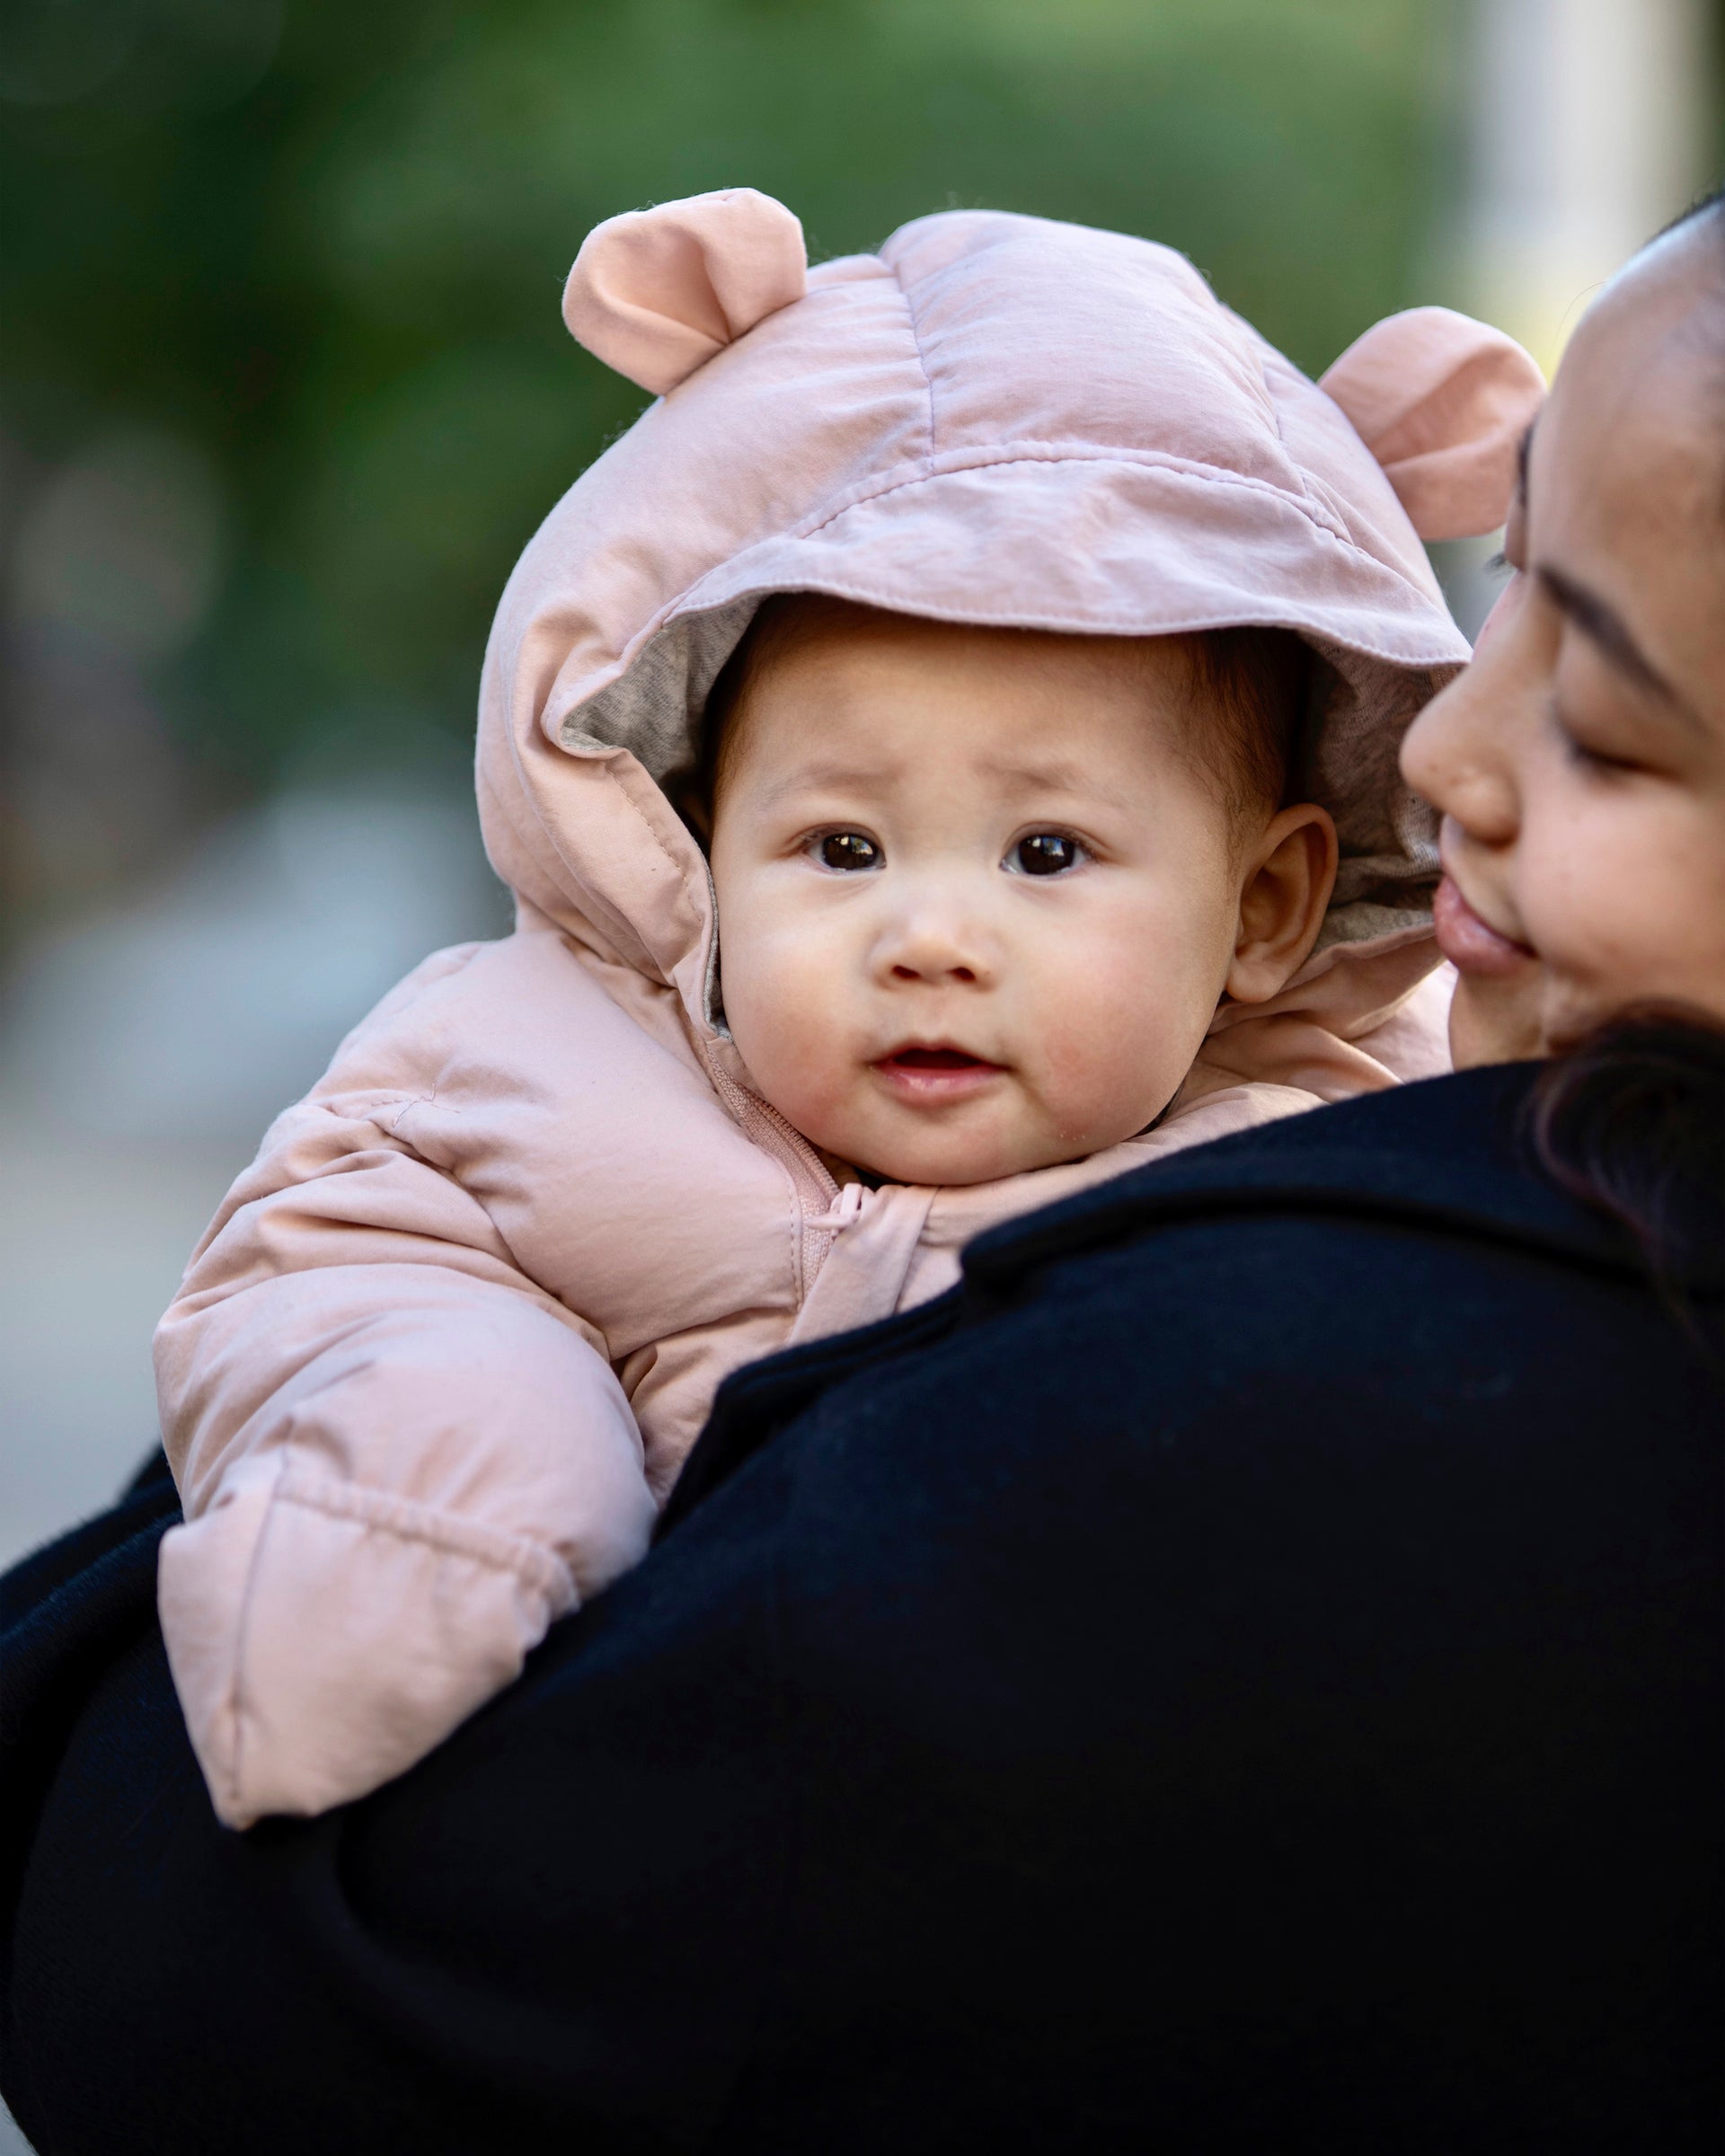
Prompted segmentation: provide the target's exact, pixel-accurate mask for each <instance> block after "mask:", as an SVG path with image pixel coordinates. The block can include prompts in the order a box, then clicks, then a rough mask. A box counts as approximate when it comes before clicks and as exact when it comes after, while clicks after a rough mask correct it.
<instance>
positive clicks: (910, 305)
mask: <svg viewBox="0 0 1725 2156" xmlns="http://www.w3.org/2000/svg"><path fill="white" fill-rule="evenodd" d="M882 259H883V260H884V257H883V258H882ZM886 267H887V269H889V270H890V271H891V272H892V281H893V283H894V284H896V285H897V286H898V296H899V298H900V299H902V300H903V301H904V303H905V319H906V322H907V324H908V326H909V330H910V341H911V343H912V345H913V346H914V347H915V348H916V364H917V366H918V367H921V368H922V370H923V393H924V395H925V396H926V397H927V399H928V447H927V449H926V450H925V451H924V457H925V459H926V460H927V461H928V462H931V463H932V462H933V459H934V457H935V456H936V455H938V454H939V452H938V450H937V449H936V447H935V440H934V376H933V370H932V369H931V368H930V367H929V364H928V354H927V353H926V352H925V351H924V349H923V333H922V331H921V330H920V329H918V327H917V326H916V305H915V303H914V302H913V301H912V299H911V296H910V292H909V289H908V287H907V286H906V283H905V280H904V278H902V277H900V276H899V274H898V264H897V263H896V262H887V263H886Z"/></svg>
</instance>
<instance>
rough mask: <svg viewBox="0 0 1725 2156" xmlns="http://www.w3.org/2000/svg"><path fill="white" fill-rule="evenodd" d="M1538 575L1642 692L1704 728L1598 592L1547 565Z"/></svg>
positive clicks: (1547, 590)
mask: <svg viewBox="0 0 1725 2156" xmlns="http://www.w3.org/2000/svg"><path fill="white" fill-rule="evenodd" d="M1535 575H1536V576H1537V577H1538V579H1539V582H1540V586H1541V588H1542V589H1543V590H1544V592H1545V593H1546V594H1547V595H1548V596H1550V598H1551V600H1552V602H1553V605H1556V606H1557V607H1558V608H1559V610H1560V611H1561V614H1563V617H1564V619H1565V620H1566V621H1570V622H1573V623H1575V625H1576V627H1577V628H1578V629H1579V631H1580V632H1581V633H1582V635H1583V636H1585V637H1586V638H1587V639H1588V641H1589V642H1590V643H1592V644H1594V645H1596V646H1597V649H1599V650H1600V652H1601V653H1602V654H1603V655H1604V656H1605V657H1606V658H1607V659H1609V660H1610V662H1611V664H1612V665H1613V666H1614V667H1616V669H1617V671H1618V672H1619V673H1620V674H1622V675H1623V676H1624V677H1625V678H1626V679H1627V680H1629V681H1632V682H1633V683H1634V685H1635V686H1636V687H1637V688H1638V689H1641V690H1643V691H1644V692H1645V693H1646V694H1648V695H1650V696H1652V697H1653V698H1655V699H1656V700H1657V701H1658V702H1660V703H1663V704H1665V705H1667V706H1668V707H1669V709H1670V710H1671V711H1674V712H1676V715H1677V716H1678V717H1679V718H1681V719H1683V720H1685V722H1686V723H1687V724H1688V725H1690V726H1694V727H1697V728H1698V727H1700V725H1701V720H1700V719H1699V718H1698V717H1697V716H1696V714H1695V713H1694V711H1691V710H1690V708H1689V706H1688V705H1687V704H1686V703H1685V702H1684V700H1683V698H1682V697H1681V696H1679V695H1678V694H1677V692H1676V689H1674V688H1673V687H1672V685H1671V684H1670V683H1669V682H1668V680H1667V679H1666V678H1665V676H1664V675H1663V674H1661V673H1660V672H1659V668H1658V667H1656V666H1655V665H1654V664H1653V662H1652V660H1651V659H1650V658H1648V656H1647V654H1646V653H1645V652H1644V651H1643V650H1642V649H1641V646H1640V645H1639V644H1638V643H1637V642H1636V641H1635V639H1634V638H1633V637H1632V635H1631V634H1630V632H1629V629H1628V626H1627V624H1626V623H1624V621H1623V617H1622V615H1621V614H1617V613H1615V612H1614V610H1613V609H1612V608H1611V607H1610V606H1608V605H1606V602H1605V600H1604V599H1602V598H1601V597H1600V596H1599V595H1598V594H1597V592H1593V591H1589V590H1588V588H1587V587H1586V585H1584V584H1578V583H1577V582H1576V581H1575V579H1573V578H1572V577H1567V576H1565V575H1564V573H1563V571H1562V570H1561V569H1552V568H1550V567H1548V566H1547V565H1546V564H1544V563H1543V562H1542V563H1541V565H1540V567H1539V568H1538V569H1537V570H1535Z"/></svg>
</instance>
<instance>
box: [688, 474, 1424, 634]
mask: <svg viewBox="0 0 1725 2156" xmlns="http://www.w3.org/2000/svg"><path fill="white" fill-rule="evenodd" d="M1015 464H1116V465H1120V466H1123V467H1125V468H1126V469H1128V470H1131V471H1143V472H1165V473H1167V474H1168V476H1169V477H1170V478H1171V479H1177V480H1180V479H1190V480H1195V481H1197V482H1199V483H1200V484H1201V485H1205V486H1213V487H1240V488H1243V489H1244V490H1246V491H1247V492H1249V493H1252V494H1261V495H1268V496H1269V498H1270V499H1271V500H1273V501H1279V502H1286V503H1287V507H1288V508H1290V509H1293V510H1295V511H1296V512H1297V513H1298V514H1299V515H1300V516H1302V517H1305V520H1306V522H1307V523H1308V524H1309V525H1310V526H1312V528H1313V529H1314V531H1315V532H1318V533H1321V534H1322V535H1323V537H1324V538H1326V539H1328V540H1330V541H1331V542H1332V543H1334V544H1335V545H1337V546H1344V547H1346V548H1347V549H1348V551H1349V553H1352V554H1357V555H1358V557H1359V558H1360V559H1361V560H1362V561H1369V562H1370V563H1371V564H1372V566H1373V567H1374V568H1375V569H1381V570H1384V573H1385V574H1386V575H1388V576H1392V577H1393V578H1394V579H1395V580H1396V582H1397V583H1398V584H1401V585H1402V586H1403V587H1404V588H1406V589H1407V590H1409V591H1411V592H1414V593H1416V594H1417V595H1418V596H1419V597H1420V599H1422V600H1424V601H1425V603H1426V605H1428V606H1429V605H1430V603H1431V602H1430V600H1429V598H1427V596H1426V594H1425V593H1424V592H1422V591H1420V589H1419V587H1418V586H1417V585H1416V584H1414V583H1413V582H1412V581H1411V579H1409V578H1407V577H1405V576H1403V574H1402V571H1401V570H1399V569H1396V568H1395V567H1394V566H1393V564H1392V563H1390V562H1388V561H1380V560H1379V559H1378V557H1377V556H1376V554H1374V553H1372V552H1369V551H1368V550H1367V548H1365V547H1363V546H1359V545H1358V544H1357V543H1355V542H1354V541H1353V540H1352V539H1349V538H1345V537H1343V536H1342V535H1340V534H1339V533H1337V532H1335V531H1333V530H1332V529H1331V526H1330V525H1329V524H1328V522H1327V521H1326V520H1325V519H1323V517H1319V516H1318V515H1317V514H1316V512H1315V509H1314V508H1313V506H1312V505H1311V504H1310V503H1309V501H1308V500H1307V499H1306V498H1305V494H1304V493H1303V492H1302V493H1301V494H1297V495H1296V494H1290V493H1288V492H1287V490H1286V489H1285V488H1282V487H1278V486H1272V485H1271V484H1270V482H1269V481H1268V480H1263V479H1250V478H1248V477H1247V476H1246V474H1245V473H1243V472H1224V471H1221V470H1219V469H1218V468H1217V467H1216V465H1214V464H1195V463H1192V462H1190V461H1189V460H1186V459H1183V458H1177V457H1172V456H1170V455H1168V454H1167V452H1166V451H1164V450H1155V449H1149V450H1132V449H1085V448H1084V447H1081V446H1078V445H1076V444H1074V445H1073V446H1069V447H1068V446H1061V447H1055V446H1052V445H1050V446H1049V447H1048V448H1047V449H1046V450H1044V449H1039V448H1037V447H1035V446H1031V445H1029V444H1024V445H1019V444H1014V445H1013V447H1012V453H1011V455H1002V454H1001V452H1000V451H999V450H998V449H979V450H977V452H976V453H975V454H974V455H970V456H966V457H964V458H962V460H961V461H955V462H952V463H950V464H949V463H947V462H945V461H943V460H942V462H941V464H940V468H939V469H938V470H936V471H917V472H911V473H906V475H905V476H904V477H903V478H902V479H892V478H889V479H886V480H883V481H882V482H880V484H878V485H876V486H873V487H871V488H867V489H865V490H863V491H862V492H859V493H856V494H854V495H853V496H852V497H851V499H849V500H848V501H842V502H840V503H839V504H838V505H837V506H836V508H831V509H826V510H820V511H817V512H816V513H815V515H814V517H813V520H812V521H810V522H808V523H805V524H801V525H794V526H792V528H791V529H790V530H789V531H787V532H784V533H782V534H780V535H778V536H780V537H782V538H785V539H812V538H813V537H814V536H815V535H816V534H817V533H819V532H823V531H825V530H826V528H827V526H828V525H830V524H836V522H837V521H838V519H839V518H840V517H843V516H844V515H845V513H846V512H847V511H848V510H850V509H855V508H862V507H863V506H864V504H866V503H868V502H872V501H880V500H882V499H885V497H886V496H887V495H889V494H898V493H901V492H902V491H903V490H905V489H906V488H907V487H921V486H929V485H932V484H933V482H934V481H936V480H939V479H945V478H948V477H950V476H952V475H954V474H957V473H962V472H986V471H992V470H999V471H1009V470H1010V469H1011V468H1012V467H1013V465H1015ZM1297 469H1298V466H1297V464H1296V470H1297ZM712 573H713V571H712V570H709V571H707V575H709V576H710V575H712ZM704 581H705V578H704V577H703V578H699V579H696V581H695V583H694V584H692V585H691V586H690V587H689V589H690V590H691V591H694V590H698V589H699V588H700V585H701V584H702V583H703V582H704ZM1458 633H1459V632H1458Z"/></svg>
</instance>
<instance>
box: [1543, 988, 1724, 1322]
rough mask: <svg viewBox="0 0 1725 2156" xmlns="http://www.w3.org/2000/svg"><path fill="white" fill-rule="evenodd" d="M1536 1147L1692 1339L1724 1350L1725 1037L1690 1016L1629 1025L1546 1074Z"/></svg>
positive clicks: (1621, 1021) (1672, 1010) (1621, 1024)
mask: <svg viewBox="0 0 1725 2156" xmlns="http://www.w3.org/2000/svg"><path fill="white" fill-rule="evenodd" d="M1528 1135H1529V1137H1530V1139H1531V1141H1532V1144H1533V1149H1534V1152H1535V1154H1536V1156H1537V1158H1538V1160H1539V1162H1540V1165H1541V1166H1542V1167H1543V1168H1544V1171H1545V1172H1546V1173H1547V1174H1548V1175H1549V1176H1550V1177H1551V1179H1552V1180H1553V1182H1555V1183H1556V1184H1557V1185H1558V1186H1559V1187H1560V1188H1561V1189H1564V1190H1567V1191H1568V1192H1569V1193H1570V1196H1571V1197H1577V1198H1579V1199H1580V1201H1581V1202H1582V1204H1583V1205H1586V1206H1591V1207H1592V1208H1593V1209H1594V1210H1595V1211H1596V1212H1598V1213H1604V1214H1606V1215H1608V1216H1609V1217H1610V1218H1611V1219H1613V1220H1615V1221H1616V1222H1617V1223H1618V1224H1620V1225H1621V1226H1622V1227H1623V1228H1624V1229H1625V1230H1626V1231H1627V1233H1629V1235H1630V1236H1631V1238H1632V1240H1633V1241H1634V1242H1635V1244H1636V1246H1637V1247H1638V1249H1639V1250H1641V1256H1642V1258H1643V1259H1644V1260H1645V1262H1646V1264H1647V1267H1648V1269H1649V1271H1650V1273H1651V1275H1652V1277H1653V1278H1654V1280H1655V1281H1656V1282H1657V1283H1658V1285H1659V1287H1660V1289H1661V1290H1662V1292H1663V1293H1664V1294H1666V1295H1667V1296H1668V1298H1669V1299H1670V1300H1671V1301H1672V1302H1673V1303H1674V1304H1675V1305H1676V1307H1677V1309H1678V1310H1679V1312H1680V1313H1681V1315H1682V1316H1683V1317H1684V1319H1685V1323H1686V1324H1687V1326H1688V1327H1689V1329H1690V1330H1692V1331H1694V1332H1699V1333H1702V1334H1703V1335H1704V1336H1705V1337H1706V1338H1707V1339H1709V1340H1710V1341H1711V1342H1712V1344H1713V1345H1715V1346H1716V1347H1717V1346H1719V1345H1720V1344H1721V1341H1722V1340H1725V1310H1722V1309H1721V1299H1720V1298H1721V1286H1725V1029H1721V1027H1720V1026H1718V1025H1716V1024H1715V1023H1713V1022H1712V1021H1711V1020H1709V1019H1707V1018H1706V1017H1704V1016H1703V1015H1702V1014H1701V1013H1700V1012H1694V1011H1691V1010H1688V1009H1686V1008H1684V1007H1682V1006H1669V1005H1659V1004H1645V1005H1641V1006H1639V1007H1637V1008H1635V1009H1632V1010H1629V1011H1625V1012H1621V1013H1619V1015H1618V1016H1616V1017H1614V1018H1613V1019H1611V1020H1610V1021H1608V1022H1607V1023H1606V1024H1605V1025H1603V1026H1602V1027H1600V1029H1598V1031H1597V1032H1596V1033H1594V1034H1592V1035H1591V1036H1590V1037H1589V1038H1588V1039H1586V1040H1584V1041H1583V1042H1582V1043H1581V1044H1580V1045H1579V1047H1575V1048H1572V1049H1570V1051H1569V1053H1568V1054H1566V1055H1563V1056H1555V1057H1553V1060H1552V1061H1551V1062H1550V1063H1548V1064H1547V1065H1545V1067H1544V1070H1542V1071H1541V1073H1540V1074H1539V1077H1538V1080H1537V1081H1536V1082H1535V1087H1534V1091H1533V1095H1532V1098H1531V1100H1530V1102H1529V1133H1528Z"/></svg>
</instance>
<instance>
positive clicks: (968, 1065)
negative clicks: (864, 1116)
mask: <svg viewBox="0 0 1725 2156" xmlns="http://www.w3.org/2000/svg"><path fill="white" fill-rule="evenodd" d="M873 1067H874V1068H875V1069H876V1070H877V1071H879V1072H880V1075H881V1077H882V1078H883V1079H884V1080H885V1081H886V1082H887V1084H888V1086H889V1089H890V1090H891V1091H892V1092H893V1093H894V1094H896V1095H897V1097H898V1099H899V1100H904V1101H907V1102H910V1103H913V1104H918V1105H924V1106H927V1105H930V1104H932V1103H934V1102H936V1101H945V1100H963V1099H965V1098H966V1097H968V1096H969V1094H971V1093H977V1092H980V1091H983V1089H984V1088H985V1087H986V1086H987V1085H988V1084H990V1083H991V1082H993V1081H994V1080H995V1079H996V1078H998V1077H999V1076H1000V1074H1001V1071H1002V1068H1003V1066H1002V1065H1000V1064H997V1063H988V1062H986V1060H985V1059H984V1058H983V1057H982V1056H973V1055H971V1053H970V1052H969V1049H968V1048H953V1047H945V1046H942V1045H936V1046H933V1047H924V1046H922V1045H921V1044H912V1045H910V1046H907V1047H902V1048H895V1049H894V1050H893V1051H892V1053H891V1055H890V1056H882V1057H881V1058H880V1062H879V1063H877V1064H876V1065H874V1066H873Z"/></svg>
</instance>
